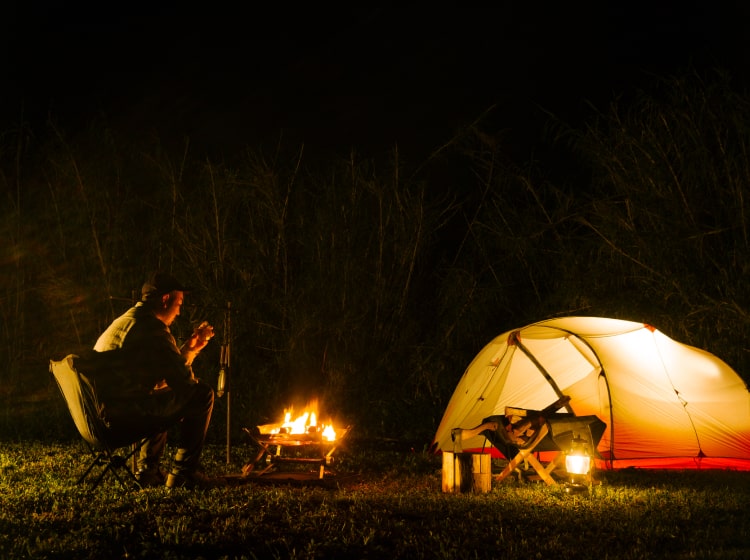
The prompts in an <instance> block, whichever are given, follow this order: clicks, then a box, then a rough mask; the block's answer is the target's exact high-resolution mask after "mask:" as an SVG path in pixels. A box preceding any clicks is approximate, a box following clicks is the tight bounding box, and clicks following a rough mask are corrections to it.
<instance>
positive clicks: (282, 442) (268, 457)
mask: <svg viewBox="0 0 750 560" xmlns="http://www.w3.org/2000/svg"><path fill="white" fill-rule="evenodd" d="M243 430H244V432H245V433H246V434H247V435H248V436H250V439H252V440H253V442H254V443H255V444H257V445H258V447H259V451H258V454H257V455H256V456H255V459H253V460H252V461H250V462H249V463H246V464H245V466H243V467H242V474H243V476H246V477H247V476H250V475H251V473H252V474H253V476H256V477H260V476H263V475H264V474H265V473H267V472H268V471H270V470H271V469H272V468H274V467H275V466H276V465H277V464H280V463H296V464H311V465H318V467H319V476H318V478H319V479H321V480H322V479H323V478H324V477H325V475H326V467H329V466H331V465H332V464H333V454H334V452H335V451H336V449H337V448H338V446H339V444H340V443H341V441H342V440H343V439H344V437H345V436H346V434H347V433H348V432H349V430H350V428H345V429H340V430H337V431H336V439H335V440H334V441H325V440H322V439H321V438H320V436H319V435H317V434H316V435H307V434H258V433H253V430H250V429H248V428H243ZM285 448H292V449H296V450H301V449H304V450H306V451H308V454H309V455H310V456H307V457H290V456H288V455H284V454H283V449H285ZM264 463H265V466H264V467H263V468H262V469H261V470H260V471H254V469H255V468H256V467H260V466H262V465H263V464H264Z"/></svg>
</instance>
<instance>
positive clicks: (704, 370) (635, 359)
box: [435, 317, 750, 470]
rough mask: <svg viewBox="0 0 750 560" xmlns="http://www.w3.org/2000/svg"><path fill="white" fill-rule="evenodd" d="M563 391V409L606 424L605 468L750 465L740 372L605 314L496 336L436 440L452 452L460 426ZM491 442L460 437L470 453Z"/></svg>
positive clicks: (748, 413)
mask: <svg viewBox="0 0 750 560" xmlns="http://www.w3.org/2000/svg"><path fill="white" fill-rule="evenodd" d="M563 395H567V396H569V397H570V402H569V405H568V406H567V407H565V408H564V409H561V410H560V411H559V412H569V413H575V414H576V415H578V416H586V415H591V414H593V415H596V416H598V417H599V418H600V419H601V420H603V421H604V422H605V423H606V424H607V429H606V431H605V433H604V435H603V437H602V439H601V441H600V443H599V446H598V452H599V455H600V457H601V459H602V461H601V464H600V466H603V467H606V468H622V467H627V466H638V467H645V468H699V467H700V468H736V469H743V470H750V393H748V390H747V386H746V385H745V383H744V382H743V381H742V379H741V378H740V377H739V376H738V375H737V373H736V372H735V371H734V370H732V368H730V367H729V366H728V365H727V364H726V363H724V362H723V361H722V360H721V359H719V358H718V357H716V356H714V355H713V354H711V353H709V352H706V351H704V350H700V349H698V348H694V347H691V346H687V345H685V344H681V343H679V342H676V341H674V340H672V339H671V338H669V337H667V336H666V335H664V334H663V333H661V332H659V331H658V330H657V329H655V328H653V327H651V326H649V325H645V324H643V323H634V322H630V321H622V320H617V319H607V318H600V317H563V318H558V319H550V320H547V321H541V322H538V323H534V324H531V325H528V326H526V327H523V328H520V329H514V330H512V331H508V332H506V333H504V334H501V335H500V336H498V337H496V338H495V339H494V340H492V341H491V342H490V343H489V344H488V345H487V346H485V347H484V348H483V349H482V350H481V351H480V352H479V354H477V356H476V357H475V358H474V360H473V361H472V362H471V364H469V367H468V368H467V370H466V372H465V373H464V375H463V377H462V378H461V380H460V381H459V383H458V386H457V387H456V389H455V391H454V393H453V396H452V397H451V399H450V401H449V403H448V406H447V407H446V410H445V414H444V416H443V419H442V421H441V422H440V425H439V427H438V429H437V433H436V435H435V445H436V447H437V448H438V449H440V450H443V451H453V450H454V443H453V441H452V439H451V430H452V429H453V428H464V429H466V428H473V427H475V426H478V425H479V424H481V423H482V421H483V420H484V419H485V418H488V417H490V416H494V415H500V414H504V411H505V407H506V406H508V407H515V408H526V409H532V410H541V409H543V408H545V407H546V406H547V405H549V404H550V403H553V402H554V401H556V400H557V399H558V398H560V397H561V396H563ZM489 445H490V444H489V442H488V441H487V440H486V439H485V437H484V436H482V435H477V436H474V437H472V438H469V439H464V440H463V441H462V449H463V450H464V451H469V450H479V449H482V448H485V449H486V448H487V446H489ZM493 451H496V450H493Z"/></svg>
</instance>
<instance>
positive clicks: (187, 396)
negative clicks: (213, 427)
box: [94, 272, 222, 488]
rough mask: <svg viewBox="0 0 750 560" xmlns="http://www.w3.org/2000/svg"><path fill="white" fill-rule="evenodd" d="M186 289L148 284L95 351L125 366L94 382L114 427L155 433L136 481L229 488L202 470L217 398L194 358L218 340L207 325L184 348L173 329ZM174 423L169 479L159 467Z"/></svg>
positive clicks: (156, 281) (159, 276) (160, 278)
mask: <svg viewBox="0 0 750 560" xmlns="http://www.w3.org/2000/svg"><path fill="white" fill-rule="evenodd" d="M187 291H189V289H188V288H186V287H185V286H183V284H182V283H180V282H178V281H177V280H176V279H175V278H174V277H172V276H170V275H169V274H165V273H163V272H157V273H154V274H153V275H152V276H151V277H150V278H149V279H147V280H146V282H145V283H144V284H143V288H142V299H141V301H140V302H138V303H137V304H136V305H135V306H134V307H132V308H131V309H129V310H128V311H127V312H125V313H124V314H123V315H121V316H120V317H118V318H117V319H115V320H114V322H113V323H112V324H111V325H110V326H109V327H108V328H107V329H106V330H105V331H104V333H102V335H101V336H100V337H99V339H98V340H97V342H96V345H95V346H94V350H96V351H97V352H101V353H103V354H105V356H114V357H116V358H118V359H121V360H124V362H125V363H124V364H123V365H121V366H120V367H117V366H114V365H113V367H111V368H104V372H103V373H102V374H100V375H98V376H94V377H95V383H96V389H97V392H98V393H99V394H100V398H101V400H102V402H103V406H104V410H103V415H104V416H105V419H106V420H107V422H108V423H109V424H110V425H111V426H113V427H118V428H119V427H122V428H123V429H128V428H130V427H135V426H136V425H147V426H151V427H152V428H153V429H154V432H155V435H154V436H152V437H151V438H149V440H148V441H147V442H146V444H145V445H144V446H143V447H142V448H141V453H140V456H139V458H138V473H137V475H136V476H137V478H138V481H139V482H140V484H141V486H158V485H162V484H166V486H167V487H168V488H173V487H178V486H180V487H188V488H207V487H212V486H217V485H220V484H221V483H222V479H219V478H216V479H212V478H209V477H207V476H206V475H205V474H203V473H202V471H201V470H200V456H201V452H202V449H203V444H204V441H205V437H206V432H207V430H208V425H209V422H210V420H211V412H212V410H213V404H214V393H213V390H212V388H211V387H210V386H209V385H208V384H206V383H204V382H201V381H200V380H198V379H196V377H195V376H194V375H193V370H192V362H193V359H194V358H195V356H196V355H197V354H198V353H199V352H200V351H201V350H202V349H203V348H204V347H205V346H206V344H207V343H208V340H209V339H210V338H211V337H212V336H213V327H211V326H210V325H208V323H204V324H201V325H200V326H199V327H198V328H197V329H196V331H195V332H194V333H193V335H192V336H191V337H190V338H189V339H188V340H187V341H186V342H185V344H183V345H182V347H178V346H177V344H176V342H175V339H174V337H173V336H172V334H171V332H170V330H169V326H170V325H171V324H172V323H173V322H174V320H175V319H176V317H177V316H178V315H179V314H180V309H181V306H182V302H183V298H184V293H185V292H187ZM173 425H177V426H178V428H179V430H178V437H179V439H178V441H177V451H176V453H175V456H174V459H173V461H172V470H171V472H170V473H169V475H168V476H166V477H165V473H164V472H163V471H162V469H161V466H160V462H161V456H162V453H163V451H164V448H165V445H166V442H167V430H168V428H170V427H171V426H173Z"/></svg>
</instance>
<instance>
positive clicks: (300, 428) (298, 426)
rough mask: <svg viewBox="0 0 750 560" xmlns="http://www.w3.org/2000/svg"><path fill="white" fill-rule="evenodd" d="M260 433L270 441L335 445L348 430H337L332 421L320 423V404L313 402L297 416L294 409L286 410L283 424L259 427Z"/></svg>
mask: <svg viewBox="0 0 750 560" xmlns="http://www.w3.org/2000/svg"><path fill="white" fill-rule="evenodd" d="M258 433H259V435H260V437H261V438H263V439H266V440H269V441H275V440H279V441H280V442H281V441H284V440H286V441H299V442H303V441H307V442H310V443H315V442H329V443H333V442H335V441H336V440H338V439H340V438H341V437H343V435H344V434H345V433H346V428H340V427H338V428H337V427H336V426H335V425H334V423H333V421H332V420H328V421H327V422H320V421H319V412H318V403H317V401H312V402H310V403H308V404H307V406H305V407H304V409H303V410H302V412H300V413H297V414H295V411H294V407H289V408H287V409H285V410H284V419H283V420H282V421H281V422H277V423H274V424H264V425H262V426H258Z"/></svg>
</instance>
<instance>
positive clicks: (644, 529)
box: [0, 443, 750, 559]
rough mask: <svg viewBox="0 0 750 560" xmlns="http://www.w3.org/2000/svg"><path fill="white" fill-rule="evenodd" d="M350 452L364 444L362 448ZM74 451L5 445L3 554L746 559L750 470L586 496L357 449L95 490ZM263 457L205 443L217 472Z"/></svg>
mask: <svg viewBox="0 0 750 560" xmlns="http://www.w3.org/2000/svg"><path fill="white" fill-rule="evenodd" d="M352 447H354V446H352ZM83 452H84V450H83V449H82V448H81V447H80V446H79V445H78V444H77V443H71V444H46V443H45V444H42V443H23V444H19V443H12V444H10V443H6V444H3V445H2V447H1V448H0V557H1V558H175V559H177V558H306V559H307V558H326V559H327V558H459V557H460V558H511V557H513V558H524V559H526V558H597V559H602V558H610V559H611V558H623V559H625V558H628V559H630V558H632V559H644V558H675V559H677V558H679V559H682V558H711V559H718V558H736V559H740V558H743V559H744V558H747V557H750V539H749V538H748V536H749V535H750V474H748V473H737V472H678V473H665V472H634V471H630V472H619V473H599V478H600V479H601V482H602V483H601V484H600V485H598V486H596V487H594V488H593V491H592V492H591V493H590V494H589V495H585V496H570V495H567V494H565V493H564V492H563V491H562V490H561V488H560V487H546V486H544V485H543V484H533V483H531V484H530V483H520V482H518V481H516V480H505V481H503V482H501V483H494V484H493V488H492V491H491V492H490V493H489V494H483V495H470V494H469V495H467V494H462V495H456V494H444V493H443V492H442V491H441V475H440V461H439V458H437V457H434V456H432V455H426V454H423V453H414V452H409V451H396V450H379V451H374V450H372V449H361V450H357V449H349V450H348V451H343V450H342V452H341V454H340V456H339V457H338V458H339V459H340V461H339V462H338V465H337V471H336V474H337V477H336V480H337V481H338V482H339V484H331V485H326V486H314V485H310V486H299V485H290V484H284V485H266V484H258V483H251V484H243V485H238V486H231V487H226V488H218V489H212V490H209V491H203V492H200V491H187V490H176V491H174V490H173V491H170V490H167V489H164V488H157V489H149V490H143V491H130V492H124V493H123V492H122V491H121V490H120V488H119V487H118V486H117V485H116V484H115V483H112V482H111V483H107V484H105V485H103V486H101V487H100V488H98V489H97V490H95V491H94V492H93V493H91V494H87V493H86V489H85V488H83V487H80V486H76V485H75V484H74V481H75V479H76V478H77V475H78V474H80V472H81V469H82V467H83V465H84V461H85V458H86V457H85V455H84V453H83ZM253 455H254V454H253V450H252V449H250V448H245V447H236V448H234V449H233V452H232V461H231V462H230V463H229V464H227V463H226V458H225V449H224V448H223V447H220V446H215V447H213V446H212V447H209V448H208V449H207V451H206V454H205V462H204V463H205V467H206V471H207V472H209V473H211V474H231V473H239V472H240V470H241V468H242V465H243V464H244V463H245V462H246V461H247V460H249V459H250V458H252V457H253Z"/></svg>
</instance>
